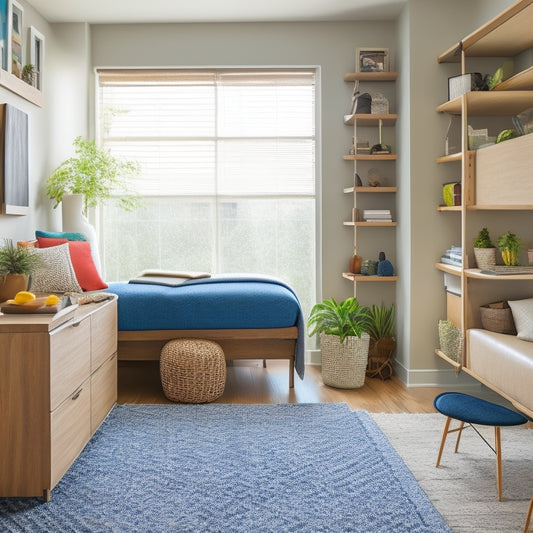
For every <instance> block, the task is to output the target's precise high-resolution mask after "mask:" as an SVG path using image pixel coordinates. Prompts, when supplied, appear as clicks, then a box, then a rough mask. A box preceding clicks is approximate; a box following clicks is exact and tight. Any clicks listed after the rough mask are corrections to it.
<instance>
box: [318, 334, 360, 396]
mask: <svg viewBox="0 0 533 533" xmlns="http://www.w3.org/2000/svg"><path fill="white" fill-rule="evenodd" d="M369 342H370V337H369V336H368V334H367V333H363V334H362V335H361V338H359V337H346V338H345V339H344V342H343V343H342V344H341V343H340V339H339V337H338V336H337V335H325V334H323V333H322V334H321V335H320V347H321V349H322V380H323V381H324V384H326V385H329V386H331V387H336V388H338V389H357V388H359V387H362V386H363V385H364V383H365V374H366V367H367V363H368V344H369Z"/></svg>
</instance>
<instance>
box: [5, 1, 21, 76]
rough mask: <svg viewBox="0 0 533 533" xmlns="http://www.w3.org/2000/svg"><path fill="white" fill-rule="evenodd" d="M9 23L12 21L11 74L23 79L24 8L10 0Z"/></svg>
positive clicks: (10, 32)
mask: <svg viewBox="0 0 533 533" xmlns="http://www.w3.org/2000/svg"><path fill="white" fill-rule="evenodd" d="M9 21H10V28H9V34H10V38H9V41H10V43H9V44H10V48H11V54H10V56H11V57H10V60H8V61H9V63H10V66H9V72H11V74H13V75H14V76H17V78H20V77H22V67H23V66H24V39H23V36H22V32H23V28H24V25H23V22H24V8H23V7H22V6H21V5H20V4H19V3H18V2H17V1H16V0H10V9H9Z"/></svg>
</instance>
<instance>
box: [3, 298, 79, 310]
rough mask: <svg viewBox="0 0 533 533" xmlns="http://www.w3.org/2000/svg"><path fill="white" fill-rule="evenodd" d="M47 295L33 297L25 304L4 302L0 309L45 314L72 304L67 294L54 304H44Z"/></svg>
mask: <svg viewBox="0 0 533 533" xmlns="http://www.w3.org/2000/svg"><path fill="white" fill-rule="evenodd" d="M46 298H48V297H47V296H43V297H42V298H35V300H32V301H31V302H27V303H25V304H8V303H4V304H2V305H1V306H0V311H2V313H5V314H8V315H9V314H12V315H15V314H17V315H18V314H29V313H32V314H46V315H55V314H56V313H57V312H58V311H61V309H64V308H65V307H68V306H69V305H72V302H71V301H70V298H69V297H68V296H63V297H62V298H61V299H60V300H59V302H58V303H57V304H56V305H45V302H46Z"/></svg>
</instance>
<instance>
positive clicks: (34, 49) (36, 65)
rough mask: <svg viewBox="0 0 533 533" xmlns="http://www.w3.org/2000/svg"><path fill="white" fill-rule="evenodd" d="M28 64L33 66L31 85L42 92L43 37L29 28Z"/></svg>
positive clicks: (32, 28)
mask: <svg viewBox="0 0 533 533" xmlns="http://www.w3.org/2000/svg"><path fill="white" fill-rule="evenodd" d="M28 48H29V53H28V63H29V64H30V65H32V66H33V80H32V85H33V86H34V87H35V88H36V89H39V90H40V91H42V88H43V63H44V35H43V34H42V33H41V32H40V31H38V30H37V29H35V28H34V27H33V26H31V27H30V40H29V43H28Z"/></svg>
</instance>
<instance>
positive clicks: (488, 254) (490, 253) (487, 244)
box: [474, 228, 496, 270]
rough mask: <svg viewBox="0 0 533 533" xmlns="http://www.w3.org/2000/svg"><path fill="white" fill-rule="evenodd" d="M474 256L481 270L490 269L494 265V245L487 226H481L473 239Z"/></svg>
mask: <svg viewBox="0 0 533 533" xmlns="http://www.w3.org/2000/svg"><path fill="white" fill-rule="evenodd" d="M474 257H475V258H476V263H477V266H478V268H480V269H481V270H492V269H493V268H494V266H495V265H496V247H495V246H494V244H493V242H492V240H491V238H490V234H489V231H488V230H487V228H483V229H482V230H481V231H480V232H479V233H478V236H477V237H476V238H475V239H474Z"/></svg>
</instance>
